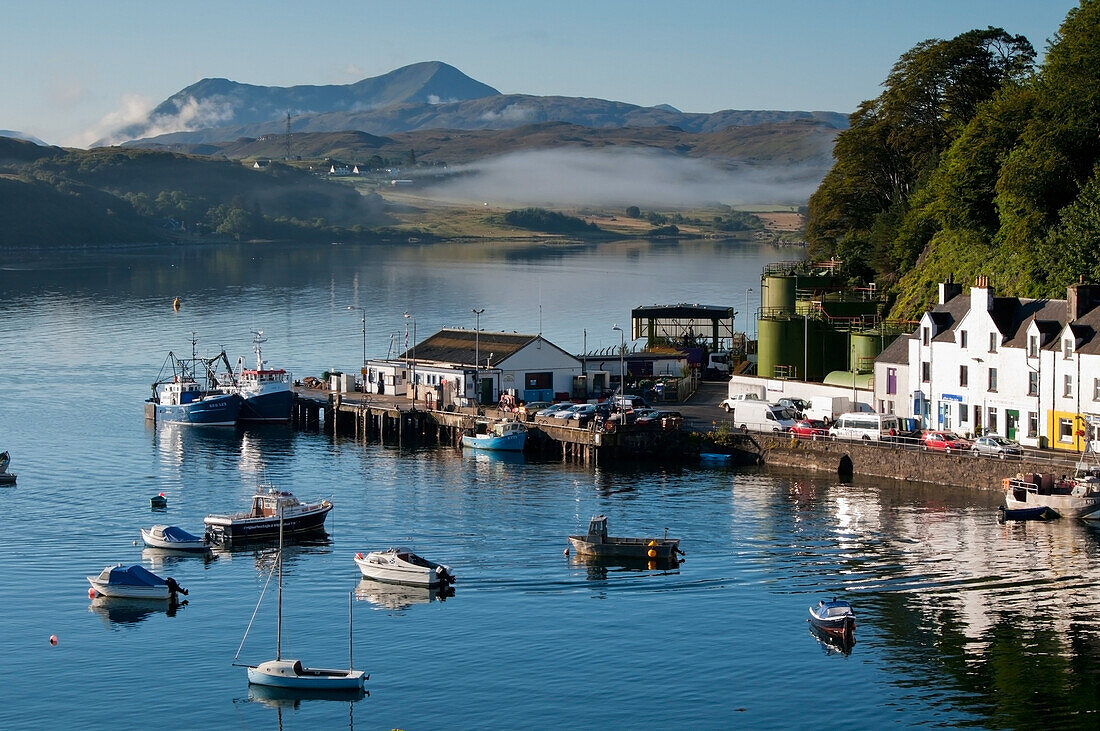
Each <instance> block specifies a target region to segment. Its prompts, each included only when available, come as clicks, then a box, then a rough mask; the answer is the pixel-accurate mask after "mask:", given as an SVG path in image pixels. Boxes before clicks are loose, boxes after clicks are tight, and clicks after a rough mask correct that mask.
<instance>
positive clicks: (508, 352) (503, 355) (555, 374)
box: [366, 328, 581, 406]
mask: <svg viewBox="0 0 1100 731" xmlns="http://www.w3.org/2000/svg"><path fill="white" fill-rule="evenodd" d="M366 371H367V373H366V385H367V390H368V391H370V392H373V393H386V394H391V395H402V394H406V395H408V396H409V397H410V398H411V397H412V396H413V393H412V392H411V391H410V390H409V389H408V384H409V383H410V382H412V383H415V384H416V389H415V393H416V395H417V397H418V398H417V400H424V401H428V400H431V401H433V402H434V404H435V405H438V406H446V405H449V404H457V405H459V406H466V405H472V404H475V403H481V404H495V403H497V401H498V400H499V399H500V397H501V395H502V394H510V395H512V396H514V397H515V398H516V399H518V400H522V401H550V400H554V399H556V398H559V397H560V398H567V397H568V396H569V394H571V393H572V390H573V383H574V379H575V378H576V376H578V375H580V373H581V362H580V360H578V359H577V358H575V357H574V356H572V355H570V354H569V353H567V352H565V351H564V350H562V349H561V348H559V347H558V346H556V345H554V344H553V343H551V342H550V341H549V340H546V339H545V338H543V337H542V336H541V335H525V334H521V333H514V332H511V333H505V332H487V331H482V332H480V333H479V332H476V331H474V330H462V329H451V328H447V329H443V330H440V331H439V332H437V333H436V334H435V335H432V336H431V337H429V338H427V339H426V340H423V341H421V342H419V343H416V344H415V345H414V346H413V347H411V348H409V349H408V350H407V351H406V352H404V353H401V354H400V355H398V356H397V357H396V358H393V359H392V360H370V361H368V362H367V367H366Z"/></svg>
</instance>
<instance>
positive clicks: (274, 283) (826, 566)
mask: <svg viewBox="0 0 1100 731" xmlns="http://www.w3.org/2000/svg"><path fill="white" fill-rule="evenodd" d="M793 253H794V250H790V249H773V248H769V247H757V246H744V245H740V244H728V243H716V242H706V243H702V242H700V243H689V244H685V245H683V246H681V247H679V248H678V247H675V246H669V245H664V244H649V243H629V244H603V245H599V246H575V247H548V246H540V247H534V248H526V247H524V246H522V245H518V244H517V245H515V246H495V247H491V248H488V249H486V248H483V247H478V246H473V245H452V246H431V247H402V248H388V247H387V248H370V247H349V246H330V247H317V248H307V249H303V248H292V247H281V246H271V247H255V246H251V247H250V246H239V247H237V246H235V247H201V248H197V249H182V248H171V247H165V248H150V249H119V250H96V251H86V252H80V253H76V254H67V255H61V256H58V255H30V256H25V255H22V254H18V253H16V254H12V253H10V252H9V253H8V254H7V255H6V256H5V263H4V264H3V265H2V266H0V336H2V338H0V342H2V343H3V351H2V357H0V451H2V450H4V449H7V450H10V451H11V453H12V456H13V463H12V466H11V471H12V472H15V473H17V474H18V475H19V481H18V485H16V486H15V487H6V488H0V495H2V496H3V498H4V499H5V502H6V505H5V508H6V509H5V510H4V511H3V512H2V514H0V525H2V530H0V536H2V538H0V543H2V546H3V550H2V551H0V586H3V587H4V589H3V590H2V591H0V636H2V637H4V638H5V640H4V647H5V650H6V653H5V660H6V668H5V670H6V672H5V680H4V683H3V684H2V685H0V688H2V690H0V697H2V698H3V699H4V700H5V701H6V702H5V703H4V708H3V711H2V712H0V713H2V715H0V718H2V721H0V726H3V727H5V728H72V727H82V726H87V725H89V724H102V723H105V722H110V723H111V724H112V725H113V726H118V727H121V728H137V727H144V726H147V725H149V724H158V725H181V726H190V727H199V728H209V727H219V728H221V727H232V728H279V727H281V728H287V729H295V728H297V729H317V728H325V729H328V728H343V727H349V726H350V727H354V728H361V729H375V728H380V729H388V728H405V729H426V728H512V727H518V726H528V727H538V728H561V727H565V726H571V727H579V728H595V727H604V728H623V727H649V728H726V727H746V728H796V727H804V726H808V725H811V724H812V725H815V726H838V725H841V724H843V725H845V726H849V727H854V728H881V727H883V726H896V727H909V726H958V725H968V726H977V727H992V728H1019V727H1039V726H1042V727H1079V728H1095V727H1096V726H1097V725H1098V723H1100V540H1098V533H1097V532H1096V531H1092V530H1090V529H1089V528H1088V527H1087V526H1085V525H1083V524H1080V523H1077V522H1070V521H1058V522H1054V523H1049V524H1042V523H1033V524H1018V525H1013V524H1009V525H999V524H998V523H997V521H996V506H997V503H998V498H999V496H998V495H994V494H989V493H980V492H971V491H967V490H959V489H954V488H942V487H936V486H929V485H915V484H903V483H896V482H890V481H880V480H870V479H862V478H857V479H856V480H854V481H853V482H851V483H846V484H842V483H838V482H836V481H835V480H834V479H833V478H831V477H829V476H827V475H810V474H798V473H791V472H780V471H774V470H766V469H753V470H741V471H733V470H713V469H703V468H696V467H683V468H681V467H673V468H659V467H649V466H642V467H637V468H632V469H627V468H620V469H606V468H600V469H588V468H584V467H579V466H575V465H568V464H560V463H554V462H550V463H545V462H543V463H539V462H531V461H525V460H523V459H522V458H519V459H515V458H513V459H498V458H493V457H489V456H486V455H470V454H459V453H456V452H453V451H450V450H444V449H438V450H437V449H415V450H408V449H407V450H398V449H396V448H393V447H388V446H387V447H382V446H379V445H374V444H372V445H366V446H364V445H361V444H357V443H355V442H354V441H352V440H344V439H337V440H333V438H332V437H331V436H325V435H317V434H305V433H296V432H293V431H290V430H288V429H285V428H263V429H249V430H243V429H240V430H232V429H229V430H188V429H178V428H172V427H161V428H159V429H154V428H152V427H150V426H148V425H147V424H145V423H144V420H143V418H142V401H143V400H144V399H145V398H146V397H147V396H148V389H149V384H150V383H151V382H152V381H153V379H154V378H155V377H156V375H157V371H158V369H159V368H160V366H161V363H162V362H163V360H164V358H165V355H166V354H167V351H168V350H169V349H174V350H175V351H176V352H177V353H187V352H188V351H189V349H190V345H189V342H188V340H189V333H190V332H192V331H195V332H196V333H197V334H198V338H199V349H200V351H202V352H204V353H207V352H213V351H215V350H217V348H218V347H220V346H224V347H225V348H226V349H227V351H228V352H229V354H230V357H231V359H232V360H235V359H236V356H237V355H244V356H245V357H246V359H248V358H251V354H250V340H251V336H250V334H249V330H250V329H256V328H263V329H264V331H265V334H266V335H267V336H268V337H269V338H270V339H269V342H268V343H267V344H266V345H265V350H264V353H265V356H267V357H268V359H269V360H270V361H271V362H272V363H273V364H274V365H276V366H285V367H287V368H288V369H289V370H292V371H293V372H294V373H295V375H296V376H298V377H302V376H306V375H317V374H319V373H320V372H321V371H323V370H328V369H330V368H333V367H336V368H342V369H353V368H354V367H355V365H356V364H357V363H358V360H359V358H360V357H361V349H362V344H363V340H362V333H361V329H360V327H361V326H360V313H359V311H358V310H353V311H350V312H349V311H348V310H347V307H348V306H352V307H356V308H358V307H362V308H364V309H365V310H366V314H367V333H366V348H367V352H368V355H371V356H381V355H385V354H386V352H387V349H388V348H389V346H390V342H391V337H392V336H394V334H395V333H396V334H397V335H396V339H397V340H398V343H397V344H398V346H402V345H403V338H404V326H405V323H406V322H407V320H406V319H405V318H404V317H403V313H404V312H406V311H408V312H409V313H410V314H411V315H412V316H413V317H415V318H416V321H417V324H416V327H417V331H418V332H417V335H418V337H420V338H423V337H425V336H427V335H428V334H430V333H432V332H434V331H435V329H437V328H438V327H440V326H443V325H449V326H465V327H473V324H474V322H473V315H472V314H470V310H471V309H472V308H485V313H484V314H483V315H482V316H481V325H482V326H483V327H485V328H487V329H495V330H513V329H515V330H518V331H520V332H537V331H539V330H540V329H541V331H542V332H544V333H545V334H546V336H547V337H548V338H549V339H550V340H551V341H553V342H554V343H556V344H558V345H560V346H562V347H564V348H565V349H566V350H570V351H574V352H578V351H580V350H581V348H582V347H584V346H585V345H587V347H588V348H589V349H592V348H596V347H605V346H609V345H617V342H618V333H617V332H614V331H612V330H611V326H612V325H613V324H616V323H619V324H626V323H627V322H628V320H629V313H630V309H631V308H632V307H636V306H638V305H643V304H654V303H671V302H699V303H703V304H716V305H718V304H725V305H730V306H733V307H736V308H737V309H739V310H741V309H742V308H743V305H744V301H745V292H746V290H747V289H748V288H749V287H752V288H754V289H755V288H757V286H758V285H757V283H758V276H759V271H760V267H761V266H762V265H763V264H764V263H766V262H769V261H775V260H777V259H785V258H793V257H792V254H793ZM176 296H179V297H180V299H181V301H182V308H181V310H180V311H179V312H173V311H172V308H171V302H172V298H173V297H176ZM408 322H411V320H408ZM586 329H587V334H585V330H586ZM411 339H412V335H411V334H410V340H411ZM261 478H266V479H267V480H270V481H271V482H273V483H275V484H276V485H278V486H280V487H283V488H285V489H290V490H293V491H294V492H295V493H296V494H298V495H299V496H301V497H303V498H308V499H313V498H320V497H327V498H330V499H332V500H333V502H334V503H335V505H336V508H335V510H334V511H333V514H332V516H331V517H330V519H329V522H328V524H327V527H328V536H327V538H325V539H324V540H317V541H312V542H310V543H308V544H304V545H299V546H294V547H291V548H288V550H287V556H286V565H285V568H286V593H285V606H284V654H288V655H290V656H299V657H301V658H302V659H303V661H304V662H305V663H306V664H312V665H322V666H324V665H328V666H339V665H340V664H342V663H345V662H346V659H347V596H348V593H349V592H353V591H355V590H356V589H357V587H358V588H359V589H360V591H359V596H360V598H359V599H358V600H357V601H355V602H354V606H353V615H354V623H355V640H356V642H355V664H356V666H357V667H359V668H362V669H364V670H365V671H367V672H369V673H370V674H371V679H370V681H369V682H368V688H369V690H370V695H369V697H366V698H363V699H362V700H360V701H358V702H356V703H348V702H340V701H329V700H311V699H306V700H300V701H297V702H295V701H287V700H272V699H270V698H264V697H261V696H260V695H259V694H257V693H256V692H254V691H250V689H249V687H248V684H247V681H246V679H245V675H244V670H243V669H241V668H237V667H233V666H232V664H231V662H232V660H233V656H234V653H235V652H236V651H237V647H238V645H239V643H240V641H241V638H242V634H243V632H244V629H245V627H246V625H247V624H248V621H249V618H250V617H251V614H252V611H253V608H254V607H255V604H256V600H257V598H258V597H259V595H260V591H261V589H262V587H263V585H264V582H265V580H266V578H267V574H266V572H267V569H268V567H269V566H270V560H271V555H270V552H269V551H264V550H240V551H234V552H221V553H219V554H217V555H216V557H215V558H214V559H213V560H210V561H203V560H202V559H201V558H197V557H180V558H173V557H165V556H163V555H157V554H156V553H155V552H151V551H143V549H142V548H141V547H140V545H134V543H135V541H136V540H137V541H139V540H140V536H139V534H138V528H139V527H141V526H148V525H151V524H153V523H155V522H168V523H171V524H176V525H180V526H182V527H184V528H186V529H188V530H191V531H192V532H200V531H201V527H202V518H203V516H204V515H206V514H208V513H211V512H225V511H231V510H235V509H238V508H242V507H243V506H245V505H246V504H247V502H248V500H249V497H250V495H251V493H252V491H253V490H254V488H255V487H256V486H257V483H258V482H259V481H260V479H261ZM158 492H164V493H165V495H166V496H167V497H168V501H169V503H168V504H169V507H168V511H167V512H166V513H154V512H151V511H150V508H149V497H150V496H151V495H154V494H156V493H158ZM598 513H604V514H606V515H607V516H608V519H609V526H610V529H611V532H612V533H615V534H618V535H635V534H646V533H662V532H663V531H664V529H665V528H666V527H667V528H668V530H669V535H675V536H677V537H679V538H680V539H681V541H682V543H681V545H682V547H683V549H684V550H685V552H686V554H687V560H686V561H685V562H684V563H683V564H682V565H681V566H679V567H678V568H677V569H675V570H672V571H654V570H647V569H628V568H620V567H614V566H612V567H600V566H591V565H587V564H585V563H583V562H579V561H578V560H577V559H576V558H575V557H571V556H568V557H567V556H564V555H563V549H564V548H565V546H566V540H565V536H566V535H567V534H569V533H575V532H583V530H584V528H585V527H586V525H587V521H588V518H589V517H590V516H592V515H595V514H598ZM391 545H407V546H408V547H410V548H413V549H414V550H417V551H418V552H420V553H422V554H423V555H425V556H427V557H429V558H432V559H435V560H438V561H442V562H444V563H447V564H449V565H450V566H451V567H452V568H453V569H454V571H455V573H456V574H457V576H458V583H457V585H456V592H455V595H454V596H452V597H449V598H447V599H446V600H445V601H425V599H426V597H423V596H418V595H416V594H415V593H411V592H401V591H399V590H394V589H389V590H387V589H385V588H384V587H377V586H374V587H369V586H359V577H358V571H357V569H356V566H355V564H354V563H353V561H352V556H353V555H354V554H355V552H356V551H364V550H371V549H376V548H384V547H388V546H391ZM119 562H121V563H136V562H142V563H144V565H145V566H146V567H147V568H151V569H153V570H154V571H157V572H158V573H160V574H161V575H170V576H173V577H174V578H176V579H177V581H179V583H180V584H182V585H183V586H185V587H187V588H188V589H189V590H190V596H189V597H188V599H189V603H188V604H187V605H186V606H183V607H180V608H179V609H178V610H176V611H175V612H173V613H169V612H167V611H165V609H164V607H163V606H160V607H158V606H156V605H153V606H149V605H140V604H139V605H133V604H118V603H111V602H104V601H103V600H96V601H91V600H89V599H88V596H87V590H88V584H87V582H86V580H85V578H84V577H85V576H86V575H90V574H96V573H98V572H99V571H100V570H101V569H102V568H103V567H104V566H105V565H108V564H113V563H119ZM830 596H838V597H844V598H847V599H849V600H850V601H852V603H853V605H854V606H855V608H856V612H857V615H858V629H857V631H856V638H857V642H856V645H855V647H854V648H853V649H852V652H851V654H850V655H847V656H845V655H843V654H838V653H835V652H829V651H828V650H827V648H826V647H824V646H823V645H821V644H820V643H819V642H818V641H817V640H816V639H815V638H814V637H813V636H812V635H811V634H810V632H809V630H808V627H807V624H806V621H805V617H806V608H807V607H808V606H809V605H810V604H812V603H816V601H817V600H818V599H821V598H827V597H830ZM51 634H56V635H57V637H58V639H59V643H58V645H57V646H56V647H51V646H50V644H49V642H48V638H49V637H50V635H51ZM273 652H274V596H273V592H271V591H269V593H268V596H267V599H266V600H265V601H264V603H263V605H262V606H261V609H260V612H259V615H258V616H257V618H256V622H255V625H254V626H253V628H252V631H251V633H250V634H249V637H248V640H247V642H246V644H245V646H244V649H243V650H242V652H241V660H242V661H252V662H255V661H259V660H263V659H268V658H269V657H271V656H272V655H273Z"/></svg>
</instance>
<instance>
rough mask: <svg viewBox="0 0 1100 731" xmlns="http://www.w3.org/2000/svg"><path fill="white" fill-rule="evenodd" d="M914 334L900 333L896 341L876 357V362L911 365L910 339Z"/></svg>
mask: <svg viewBox="0 0 1100 731" xmlns="http://www.w3.org/2000/svg"><path fill="white" fill-rule="evenodd" d="M914 337H915V336H914V335H899V336H897V337H896V338H894V342H892V343H890V344H889V345H887V346H886V347H885V348H883V349H882V352H881V353H879V354H878V357H877V358H875V362H876V363H896V364H897V365H909V341H910V340H912V339H913V338H914Z"/></svg>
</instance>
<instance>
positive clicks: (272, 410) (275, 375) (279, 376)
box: [236, 330, 294, 423]
mask: <svg viewBox="0 0 1100 731" xmlns="http://www.w3.org/2000/svg"><path fill="white" fill-rule="evenodd" d="M252 335H253V336H254V337H253V339H252V345H253V350H254V351H255V353H256V367H255V368H245V367H244V359H243V358H242V359H241V360H239V361H238V363H237V366H238V368H237V374H236V382H237V383H236V385H237V390H238V393H240V395H241V399H242V403H241V413H240V416H239V417H238V419H239V420H240V421H244V422H281V423H285V422H288V421H290V412H291V409H292V408H293V407H294V391H292V390H291V388H290V374H289V373H287V372H286V371H285V370H283V369H282V368H268V367H267V363H266V361H264V359H263V355H262V354H261V352H260V345H262V344H263V343H266V342H267V340H266V339H265V338H264V336H263V335H264V331H263V330H253V331H252Z"/></svg>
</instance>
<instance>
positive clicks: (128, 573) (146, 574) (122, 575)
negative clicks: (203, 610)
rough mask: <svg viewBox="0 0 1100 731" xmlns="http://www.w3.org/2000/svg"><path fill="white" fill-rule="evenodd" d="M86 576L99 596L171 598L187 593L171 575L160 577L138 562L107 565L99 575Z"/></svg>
mask: <svg viewBox="0 0 1100 731" xmlns="http://www.w3.org/2000/svg"><path fill="white" fill-rule="evenodd" d="M87 578H88V583H89V584H91V585H92V589H94V590H95V593H96V594H98V595H100V596H108V597H116V598H120V599H171V598H172V597H173V596H174V595H175V594H176V593H180V594H186V593H187V590H186V589H184V588H183V587H181V586H180V585H179V584H177V583H176V581H175V579H173V578H172V577H171V576H169V577H168V578H166V579H162V578H161V577H159V576H157V575H156V574H154V573H153V572H152V571H149V570H148V569H146V568H145V567H143V566H141V565H140V564H134V565H133V566H129V567H125V568H124V567H123V565H122V564H118V565H117V566H108V567H106V568H105V569H103V571H101V572H100V573H99V576H89V577H87ZM94 598H95V597H93V599H94Z"/></svg>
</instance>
